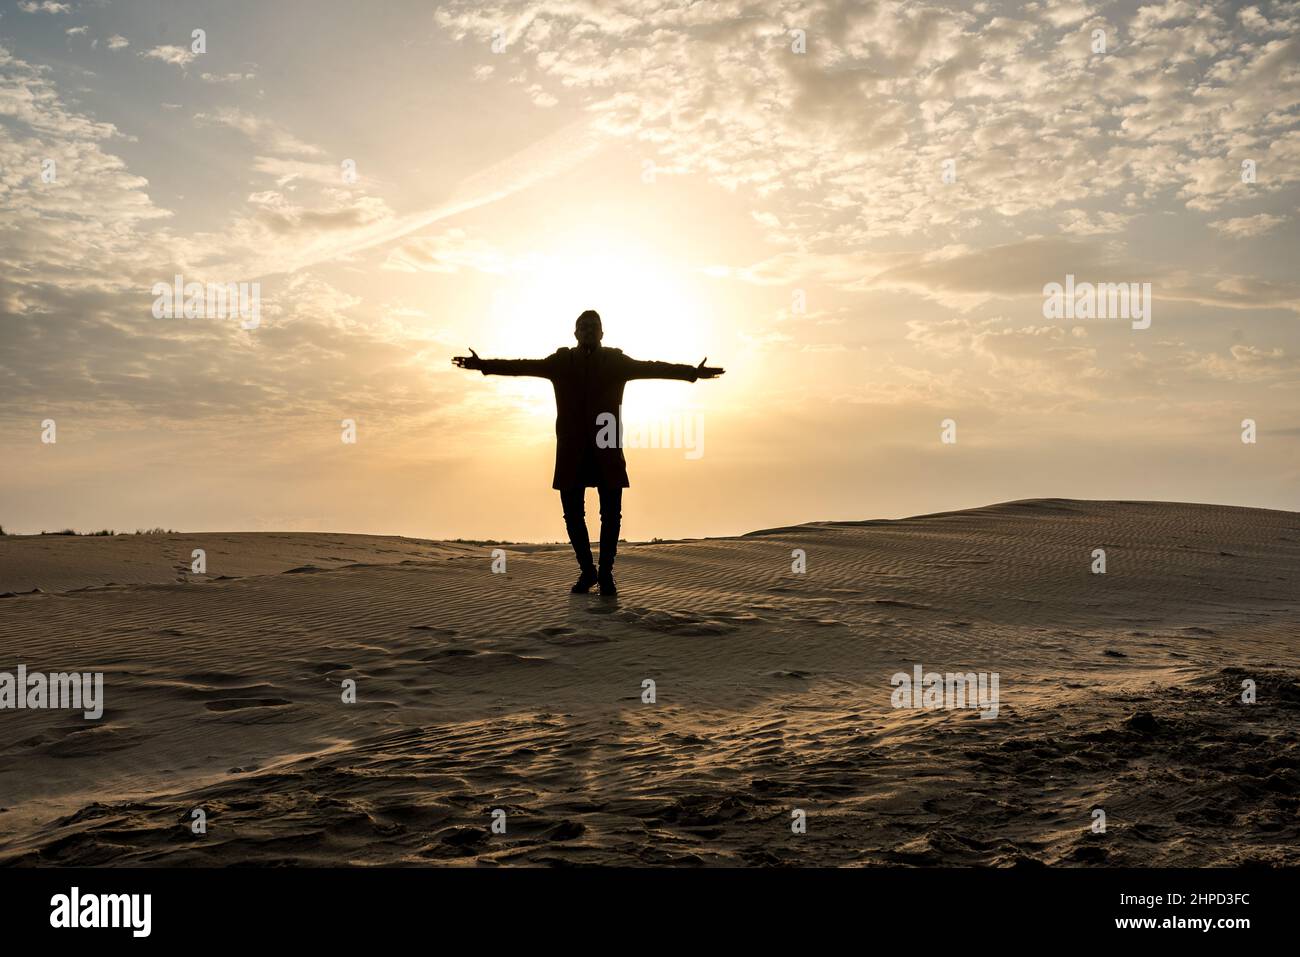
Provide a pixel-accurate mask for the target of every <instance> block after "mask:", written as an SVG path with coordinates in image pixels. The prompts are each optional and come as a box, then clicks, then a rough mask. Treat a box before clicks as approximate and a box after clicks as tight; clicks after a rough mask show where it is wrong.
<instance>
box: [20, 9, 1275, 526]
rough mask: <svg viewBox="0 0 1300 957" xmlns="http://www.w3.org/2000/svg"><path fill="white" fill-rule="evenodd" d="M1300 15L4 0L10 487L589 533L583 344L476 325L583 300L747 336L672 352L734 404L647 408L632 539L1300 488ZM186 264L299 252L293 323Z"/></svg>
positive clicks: (674, 324)
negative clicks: (560, 427) (563, 365)
mask: <svg viewBox="0 0 1300 957" xmlns="http://www.w3.org/2000/svg"><path fill="white" fill-rule="evenodd" d="M1298 27H1300V3H1296V2H1281V3H1255V4H1230V3H1205V4H1193V3H1189V2H1186V0H1171V2H1165V3H1152V4H1138V3H1092V2H1073V0H1063V2H1053V3H974V4H962V5H941V4H935V3H926V2H880V3H872V2H844V3H831V2H823V3H794V2H789V3H787V2H777V0H761V2H752V3H751V2H727V0H723V2H717V3H685V2H662V3H660V2H655V0H628V2H594V0H585V2H584V0H547V2H495V0H488V2H473V3H470V2H460V0H454V2H447V3H442V4H440V5H433V4H427V3H403V2H385V3H356V2H331V0H310V2H305V0H304V2H296V0H276V2H273V3H272V2H265V0H261V2H238V0H235V2H223V3H207V2H203V3H200V2H185V0H166V2H160V0H137V2H129V0H113V2H110V0H66V2H62V0H34V2H33V0H22V2H17V3H15V2H13V0H0V462H3V466H2V467H0V525H2V526H3V527H4V528H5V529H6V530H7V531H8V532H10V533H32V532H37V531H41V530H44V529H49V530H55V529H61V528H65V527H73V528H78V529H81V530H83V531H84V530H90V529H99V528H114V529H117V530H119V531H120V530H127V531H131V530H134V529H137V528H152V527H157V526H161V527H165V528H175V529H178V530H186V531H216V530H252V531H259V530H268V531H269V530H286V531H338V532H372V533H385V534H401V535H410V536H419V537H432V538H452V537H464V538H488V539H506V540H515V541H555V540H558V539H562V538H563V534H564V532H563V524H562V521H561V517H560V509H559V501H558V495H556V493H555V492H554V491H553V490H552V489H551V488H550V479H551V466H552V459H553V444H554V434H553V427H552V424H553V418H554V412H553V400H552V397H551V393H550V386H549V384H548V383H546V382H545V381H543V380H538V379H506V378H499V377H484V376H481V375H480V374H478V373H477V372H473V373H471V372H466V371H462V370H458V369H456V368H454V367H453V366H452V364H451V361H450V359H451V357H452V356H453V355H463V354H466V352H467V350H468V349H469V348H473V349H474V350H476V351H477V352H478V354H480V355H482V356H485V357H487V356H492V357H502V358H519V357H530V356H544V355H546V354H548V353H550V352H551V351H552V350H554V349H555V348H557V347H559V346H563V345H567V344H572V341H573V340H572V329H573V321H574V319H575V318H576V316H577V315H578V313H580V312H581V311H583V310H584V309H597V310H599V311H600V313H601V315H602V316H603V318H604V325H605V344H606V345H608V346H615V347H619V348H622V349H623V350H624V351H625V352H626V353H628V354H629V355H632V356H633V357H635V358H639V359H661V360H668V361H674V362H690V363H698V362H699V361H700V360H701V359H703V358H705V357H706V356H707V357H708V359H709V364H710V365H719V366H723V367H725V368H726V370H727V373H726V375H725V376H723V377H722V378H720V379H718V380H714V381H701V382H697V383H694V384H690V383H683V382H635V383H632V384H630V385H629V386H628V389H627V394H626V399H625V409H624V413H625V416H626V417H627V418H628V420H629V421H631V422H634V423H635V422H640V423H641V424H642V425H644V427H645V428H646V429H649V428H651V427H652V426H654V425H659V426H661V427H662V428H663V429H664V431H665V434H668V433H669V432H671V431H672V427H673V426H674V425H675V426H677V427H678V431H679V432H680V431H681V428H680V426H681V425H682V423H688V424H689V425H690V429H689V431H690V433H691V434H692V435H693V436H695V437H696V438H695V442H694V446H695V447H694V448H690V449H687V448H635V449H628V450H627V452H626V454H627V458H628V464H629V472H630V475H631V482H632V488H631V489H630V490H629V492H628V493H627V495H626V497H625V499H624V525H623V531H624V534H625V536H626V537H628V538H630V539H634V540H637V539H649V538H652V537H660V538H677V537H700V536H710V535H730V534H738V533H742V532H745V531H750V530H754V529H759V528H768V527H775V526H783V525H790V524H795V523H800V522H808V521H831V520H859V519H870V518H892V517H901V516H906V515H913V514H921V513H926V512H934V511H943V510H949V509H959V508H967V507H975V506H979V505H984V504H989V503H991V502H998V501H1007V500H1013V499H1022V498H1031V497H1063V498H1091V499H1158V500H1172V501H1199V502H1214V503H1225V504H1235V505H1247V506H1255V507H1266V508H1281V509H1291V510H1297V509H1300V331H1298V326H1297V318H1298V316H1297V313H1300V274H1298V272H1297V268H1296V265H1297V250H1298V249H1300V244H1298V242H1297V239H1298V237H1300V226H1298V220H1297V212H1298V211H1300V30H1298ZM195 31H201V33H197V34H196V33H195ZM177 275H179V276H182V277H183V282H184V283H190V282H198V283H205V284H206V283H212V284H218V283H219V284H227V283H247V284H249V285H248V286H246V287H245V289H246V290H249V291H251V290H252V289H253V286H252V285H251V284H253V283H256V284H257V286H256V292H257V297H258V298H257V301H258V303H259V313H258V317H257V322H256V324H255V325H250V324H249V322H247V321H241V317H240V316H232V315H221V314H218V315H200V316H191V317H189V318H187V317H186V316H185V315H184V314H183V310H181V312H180V314H177V315H171V314H168V313H166V311H165V309H164V311H163V314H161V316H160V315H158V314H157V313H158V309H157V308H156V307H157V305H158V302H157V300H158V293H157V285H158V284H164V285H170V284H172V282H173V279H174V277H175V276H177ZM1067 276H1073V277H1074V280H1073V282H1075V283H1135V284H1137V286H1136V287H1134V288H1135V290H1138V291H1141V290H1144V289H1146V288H1147V287H1146V284H1150V285H1149V300H1147V301H1149V305H1150V311H1149V315H1148V318H1149V324H1146V325H1144V324H1143V322H1141V321H1137V320H1130V318H1129V317H1126V316H1122V315H1119V316H1117V315H1114V314H1110V315H1106V316H1099V315H1095V316H1090V317H1089V316H1082V317H1081V316H1079V315H1077V314H1070V315H1063V314H1061V313H1060V312H1052V311H1051V310H1050V309H1049V308H1048V307H1047V302H1046V300H1047V299H1048V296H1047V294H1045V288H1050V286H1049V284H1051V283H1060V284H1062V285H1064V284H1065V283H1066V282H1067V279H1066V277H1067ZM1103 298H1104V297H1103ZM245 318H246V317H245ZM345 420H348V421H350V422H351V423H353V425H354V426H355V438H356V441H355V442H345V441H343V439H344V438H345V435H344V422H345ZM1247 420H1250V422H1251V423H1253V429H1248V428H1247V427H1246V426H1245V425H1244V424H1243V423H1245V422H1246V421H1247ZM51 423H52V427H53V430H52V432H51ZM1248 431H1253V436H1252V437H1253V438H1254V441H1243V435H1244V433H1246V432H1248ZM50 438H53V439H54V441H49V440H50ZM701 440H702V441H701ZM670 444H671V443H670ZM678 444H681V443H678ZM589 509H590V510H591V511H593V512H594V502H592V503H590V504H589Z"/></svg>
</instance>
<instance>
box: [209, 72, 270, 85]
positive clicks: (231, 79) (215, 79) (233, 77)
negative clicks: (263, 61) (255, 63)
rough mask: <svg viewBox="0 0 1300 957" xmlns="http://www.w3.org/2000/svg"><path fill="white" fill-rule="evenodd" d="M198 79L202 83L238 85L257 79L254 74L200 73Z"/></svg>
mask: <svg viewBox="0 0 1300 957" xmlns="http://www.w3.org/2000/svg"><path fill="white" fill-rule="evenodd" d="M199 79H200V80H202V81H203V82H204V83H240V82H243V81H244V80H255V79H257V74H256V73H200V74H199Z"/></svg>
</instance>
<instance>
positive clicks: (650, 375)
mask: <svg viewBox="0 0 1300 957" xmlns="http://www.w3.org/2000/svg"><path fill="white" fill-rule="evenodd" d="M708 361H709V359H708V356H705V357H704V359H703V361H701V362H700V364H699V365H697V366H693V365H687V364H686V363H684V362H654V361H648V360H643V359H628V360H627V377H628V378H629V379H682V380H684V381H686V382H694V381H695V380H696V379H716V378H717V377H718V376H720V375H722V374H723V373H724V372H726V371H727V370H726V369H721V368H718V367H717V366H708V365H705V364H704V363H705V362H708Z"/></svg>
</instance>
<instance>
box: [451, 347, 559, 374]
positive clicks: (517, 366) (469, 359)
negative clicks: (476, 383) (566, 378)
mask: <svg viewBox="0 0 1300 957" xmlns="http://www.w3.org/2000/svg"><path fill="white" fill-rule="evenodd" d="M451 361H452V364H453V365H455V366H456V368H458V369H477V370H478V371H479V372H481V373H483V374H484V375H533V376H540V377H541V378H543V379H548V378H550V375H551V360H550V359H481V358H479V354H478V353H477V352H475V351H474V350H473V349H471V350H469V355H467V356H453V357H452V360H451Z"/></svg>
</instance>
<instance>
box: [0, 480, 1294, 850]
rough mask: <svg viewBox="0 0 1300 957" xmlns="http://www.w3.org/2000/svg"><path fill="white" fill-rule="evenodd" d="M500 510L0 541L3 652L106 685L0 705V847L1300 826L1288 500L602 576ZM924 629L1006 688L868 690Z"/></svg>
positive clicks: (748, 550) (844, 526) (775, 544)
mask: <svg viewBox="0 0 1300 957" xmlns="http://www.w3.org/2000/svg"><path fill="white" fill-rule="evenodd" d="M492 547H493V546H490V545H475V544H463V543H441V542H433V541H421V540H415V539H404V538H394V537H381V536H360V535H330V534H294V533H286V534H265V533H256V534H255V533H233V534H175V535H158V536H117V537H102V538H91V537H76V538H74V537H57V536H45V537H34V536H25V537H5V538H0V592H4V593H6V595H5V597H3V598H0V649H3V653H2V654H0V671H13V670H14V669H15V668H16V666H17V665H19V664H23V665H26V666H27V668H28V669H31V670H44V671H64V670H77V671H103V672H104V673H105V678H104V681H105V698H106V707H105V711H104V715H103V717H102V718H101V719H100V720H99V721H87V720H85V719H84V718H83V717H82V716H81V715H80V713H74V712H69V711H51V710H47V711H30V710H24V711H15V710H5V711H0V862H3V863H6V864H10V865H58V864H88V865H145V864H164V865H188V864H193V865H215V866H224V865H235V864H298V865H324V864H356V865H374V864H411V865H479V866H494V865H510V864H516V865H517V864H529V865H539V864H612V865H666V864H680V865H699V864H705V865H740V866H744V865H779V864H788V865H862V864H866V865H898V864H904V865H922V866H925V865H1012V864H1032V863H1035V862H1038V863H1044V864H1062V865H1079V866H1114V865H1144V866H1145V865H1157V866H1160V865H1191V866H1206V865H1234V864H1247V863H1264V864H1283V863H1290V864H1295V863H1300V822H1298V818H1297V804H1298V800H1297V795H1298V794H1300V747H1297V734H1298V733H1300V721H1297V718H1300V655H1298V654H1297V650H1298V647H1300V631H1298V629H1297V624H1298V623H1300V514H1296V513H1291V512H1280V511H1266V510H1259V509H1247V508H1231V507H1220V506H1209V505H1183V504H1170V503H1144V502H1081V501H1068V500H1033V501H1023V502H1012V503H1007V504H1002V505H994V506H990V507H987V508H980V509H974V510H970V511H963V512H951V513H944V514H937V515H927V516H921V517H917V518H910V519H904V520H898V521H883V520H882V521H866V522H830V523H818V524H811V525H802V526H798V527H792V528H782V529H771V530H766V531H761V532H755V533H752V534H749V535H744V536H741V537H737V538H726V539H706V540H699V541H681V542H663V543H658V542H656V543H653V544H636V545H630V546H628V547H627V548H626V549H625V550H624V551H622V552H621V554H620V562H619V567H618V569H617V571H618V573H619V581H620V586H621V588H622V594H620V595H619V597H618V598H617V599H606V598H601V597H599V596H596V595H591V596H578V597H571V596H570V595H569V594H568V593H567V590H568V586H569V585H570V584H571V582H572V579H573V577H574V574H575V572H576V566H575V565H574V562H573V558H572V555H571V553H570V552H569V550H568V548H567V546H504V547H505V549H506V551H507V555H508V557H507V565H506V572H505V574H494V573H492V571H491V564H492V560H491V555H490V552H491V549H492ZM194 548H203V549H205V550H206V551H207V561H208V569H207V574H205V575H194V574H190V572H189V567H190V553H191V550H192V549H194ZM1096 548H1103V549H1105V550H1106V553H1107V570H1106V573H1105V574H1093V573H1092V572H1091V565H1092V562H1093V559H1092V552H1093V550H1094V549H1096ZM795 549H803V550H804V551H805V552H806V555H807V570H806V572H805V573H803V574H797V573H795V572H793V571H792V569H791V562H792V558H791V554H792V551H793V550H795ZM33 589H39V591H35V592H34V591H33ZM918 664H919V665H922V666H923V667H924V668H925V670H927V671H930V670H935V671H958V672H996V673H998V674H999V676H1000V707H999V713H998V715H997V717H996V718H992V719H982V718H981V717H979V715H978V714H977V713H975V712H974V711H972V710H929V711H927V710H914V709H895V708H894V707H892V705H891V694H892V692H893V690H894V689H893V687H892V686H891V684H890V678H891V675H893V674H895V673H896V672H900V671H901V672H911V671H912V669H913V667H914V666H916V665H918ZM346 679H352V680H354V681H355V682H356V688H357V701H356V703H354V704H345V703H344V702H343V701H342V687H343V682H344V681H345V680H346ZM646 679H650V680H652V681H653V682H654V683H655V700H654V702H653V703H648V702H646V701H644V700H643V681H645V680H646ZM1247 679H1249V680H1252V681H1254V682H1255V683H1256V688H1257V696H1258V698H1257V702H1256V703H1255V704H1246V703H1243V702H1242V700H1241V695H1242V683H1243V681H1245V680H1247ZM194 808H202V809H204V811H205V813H206V815H207V822H208V830H207V833H206V834H202V835H196V834H193V833H191V830H190V827H189V823H190V820H191V811H192V810H193V809H194ZM1094 808H1101V809H1102V810H1104V812H1105V814H1106V822H1107V828H1106V833H1104V834H1098V833H1093V832H1092V830H1091V825H1092V824H1093V820H1094V818H1093V814H1092V811H1093V809H1094ZM495 809H501V810H503V811H504V812H505V822H506V832H505V833H504V834H500V833H493V832H492V830H491V826H490V825H491V823H492V812H493V811H494V810H495ZM795 810H801V811H803V812H804V813H805V815H806V822H807V832H806V833H802V834H798V833H793V832H792V827H791V822H792V812H793V811H795Z"/></svg>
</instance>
